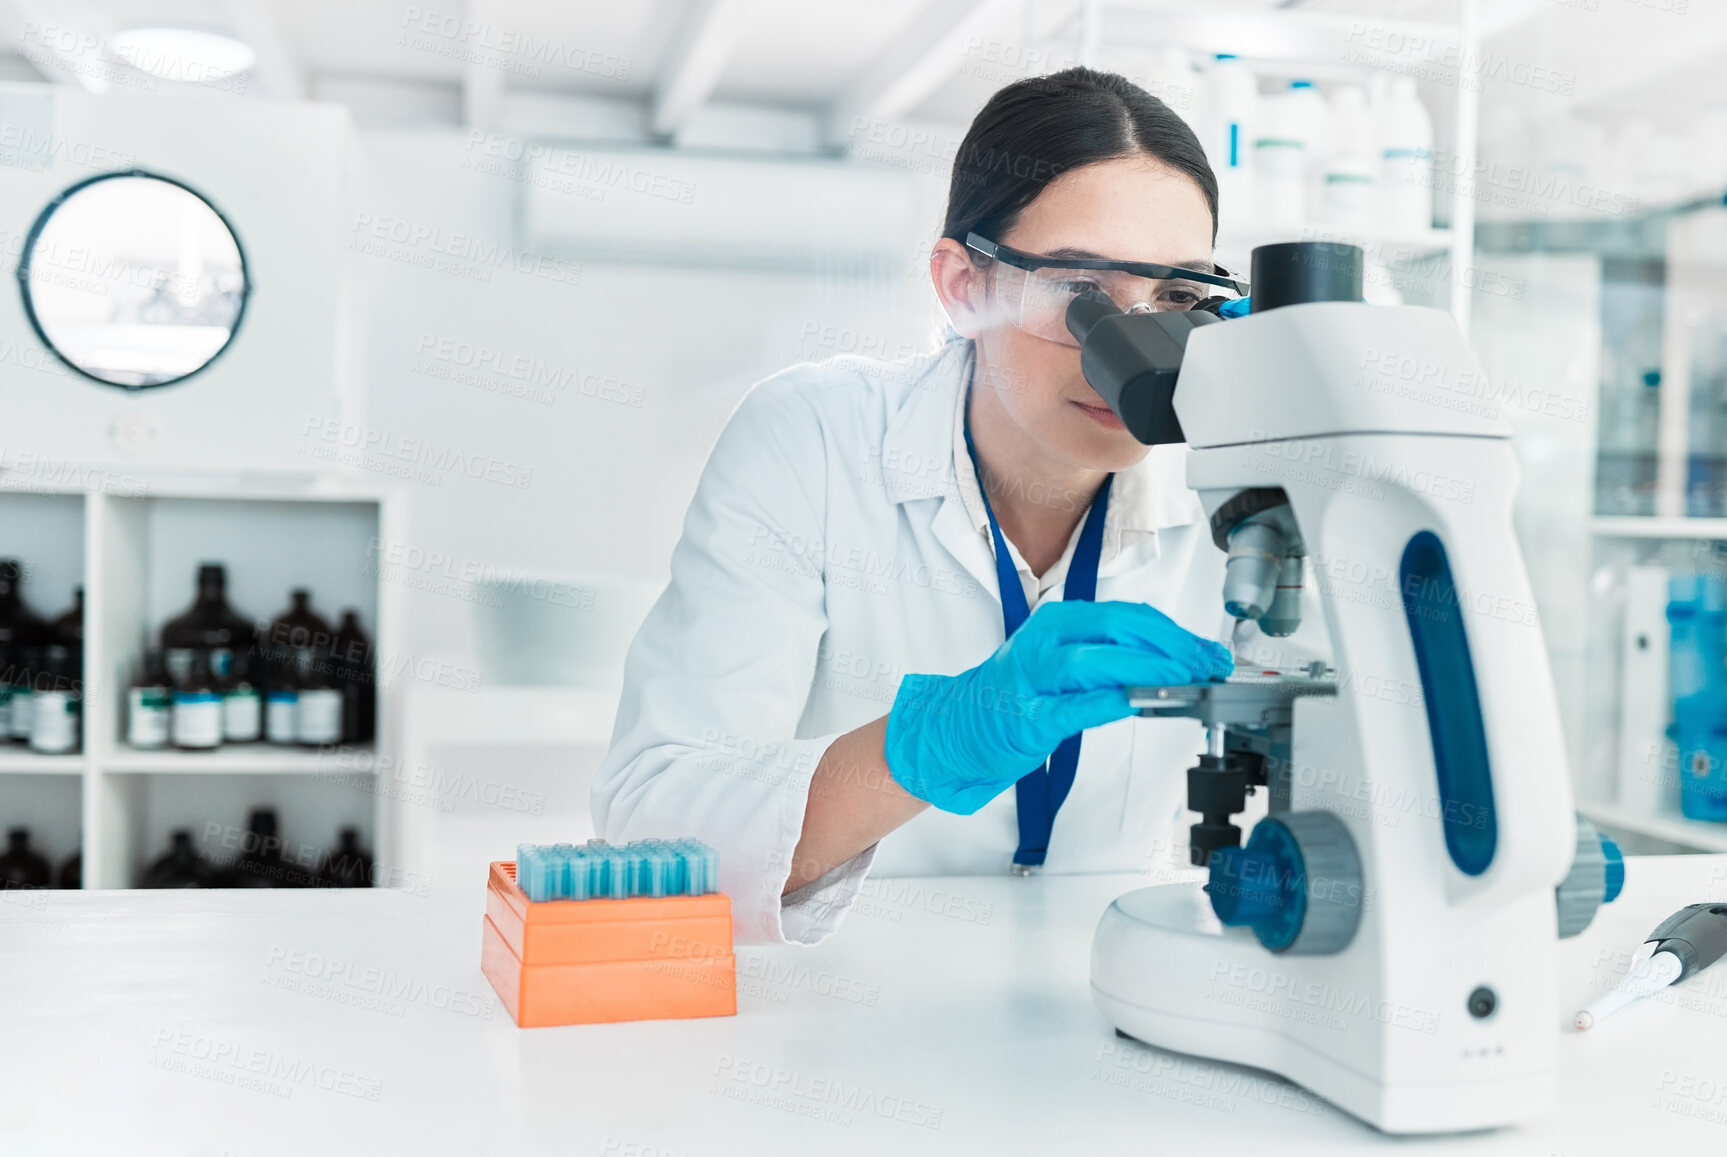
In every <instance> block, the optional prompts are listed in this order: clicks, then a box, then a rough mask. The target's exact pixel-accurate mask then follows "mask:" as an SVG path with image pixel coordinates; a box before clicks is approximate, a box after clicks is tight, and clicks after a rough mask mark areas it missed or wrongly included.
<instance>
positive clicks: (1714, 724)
mask: <svg viewBox="0 0 1727 1157" xmlns="http://www.w3.org/2000/svg"><path fill="white" fill-rule="evenodd" d="M1667 595H1668V599H1669V602H1668V604H1667V622H1668V624H1669V625H1670V627H1671V629H1672V635H1673V640H1672V646H1671V648H1670V650H1669V652H1668V653H1669V660H1668V662H1669V673H1670V679H1671V685H1672V693H1673V738H1674V740H1675V742H1676V743H1677V744H1678V747H1679V810H1680V811H1681V812H1682V813H1683V814H1684V815H1685V816H1687V817H1688V818H1690V819H1695V820H1714V821H1716V822H1727V580H1723V579H1721V578H1718V577H1715V576H1712V575H1675V576H1674V577H1673V578H1672V579H1670V580H1668V584H1667Z"/></svg>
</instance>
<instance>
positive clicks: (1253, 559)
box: [1223, 522, 1284, 619]
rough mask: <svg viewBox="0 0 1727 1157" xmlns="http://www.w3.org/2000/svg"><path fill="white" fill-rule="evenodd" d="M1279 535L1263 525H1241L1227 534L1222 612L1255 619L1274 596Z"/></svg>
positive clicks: (1280, 550) (1280, 546)
mask: <svg viewBox="0 0 1727 1157" xmlns="http://www.w3.org/2000/svg"><path fill="white" fill-rule="evenodd" d="M1283 552H1284V542H1283V535H1282V534H1281V533H1280V532H1279V531H1278V530H1277V528H1276V527H1274V526H1268V525H1266V524H1265V523H1263V522H1244V523H1242V524H1241V525H1240V526H1237V527H1236V528H1235V529H1234V530H1232V531H1230V534H1229V561H1228V562H1227V563H1225V564H1224V570H1223V609H1224V610H1226V611H1228V612H1229V613H1230V614H1232V615H1234V616H1235V617H1236V618H1238V619H1257V618H1259V617H1260V616H1261V615H1263V614H1265V612H1266V609H1267V608H1269V607H1270V606H1271V603H1272V600H1273V599H1274V598H1275V597H1276V596H1277V576H1278V575H1279V574H1281V573H1282V571H1283Z"/></svg>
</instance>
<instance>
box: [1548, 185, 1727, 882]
mask: <svg viewBox="0 0 1727 1157" xmlns="http://www.w3.org/2000/svg"><path fill="white" fill-rule="evenodd" d="M1648 220H1649V225H1648V227H1647V228H1643V229H1638V230H1634V231H1630V233H1631V235H1632V236H1635V237H1638V238H1641V239H1642V241H1643V243H1644V244H1645V245H1647V246H1648V252H1647V253H1646V254H1644V255H1643V256H1644V257H1645V259H1646V260H1649V261H1654V262H1658V264H1659V267H1660V268H1662V269H1663V270H1664V275H1665V280H1664V283H1663V284H1662V286H1661V289H1662V291H1663V292H1664V295H1665V301H1664V305H1663V308H1662V310H1661V319H1662V321H1661V331H1660V335H1659V337H1660V341H1659V351H1660V352H1659V359H1660V360H1659V362H1658V363H1656V366H1649V367H1648V368H1657V367H1658V369H1659V375H1660V376H1659V383H1658V390H1659V392H1658V394H1657V398H1656V406H1657V422H1656V429H1655V434H1654V445H1653V446H1652V447H1650V449H1651V450H1652V451H1653V456H1654V460H1655V479H1654V481H1655V486H1654V495H1653V502H1652V503H1651V504H1650V505H1651V506H1652V510H1651V512H1650V513H1647V514H1631V515H1598V516H1596V517H1594V518H1592V519H1591V520H1590V524H1589V530H1590V534H1591V537H1592V542H1593V551H1592V553H1593V559H1592V560H1591V567H1590V573H1589V574H1588V575H1587V576H1586V577H1587V579H1588V581H1589V582H1590V583H1591V589H1592V590H1593V591H1594V598H1595V604H1594V605H1595V608H1596V613H1597V617H1600V618H1603V619H1605V620H1609V621H1616V622H1619V623H1621V624H1622V626H1621V629H1619V630H1618V631H1617V632H1608V631H1602V632H1600V633H1598V634H1597V637H1596V639H1595V640H1594V643H1593V646H1594V649H1595V659H1594V661H1593V662H1592V663H1591V668H1592V670H1593V672H1594V674H1593V675H1592V681H1594V682H1596V683H1598V684H1599V685H1600V690H1599V691H1598V692H1597V693H1596V694H1594V695H1593V696H1592V702H1593V703H1594V704H1595V705H1596V706H1598V707H1600V708H1603V709H1606V710H1607V711H1610V712H1611V713H1612V714H1611V716H1610V717H1609V719H1608V721H1606V722H1602V723H1600V724H1599V725H1598V728H1597V730H1598V732H1599V733H1600V734H1601V735H1603V736H1604V737H1605V738H1606V740H1607V742H1604V743H1603V745H1602V746H1603V749H1604V750H1605V749H1606V748H1607V747H1608V746H1611V747H1612V749H1613V759H1612V761H1611V763H1612V766H1611V767H1610V768H1608V769H1604V770H1606V771H1607V772H1608V774H1602V775H1597V776H1596V777H1595V782H1594V784H1593V785H1592V786H1593V791H1592V792H1589V793H1585V799H1584V801H1583V802H1582V803H1580V805H1579V806H1580V807H1582V808H1583V810H1584V811H1585V812H1586V813H1587V814H1589V815H1590V816H1592V817H1593V818H1595V819H1597V820H1598V821H1599V822H1601V823H1603V824H1606V825H1608V826H1609V827H1614V828H1619V829H1622V830H1624V831H1628V832H1634V833H1637V834H1640V835H1645V836H1649V837H1652V838H1655V839H1660V840H1664V841H1667V842H1669V843H1672V844H1675V845H1678V846H1680V847H1683V848H1687V849H1692V850H1695V851H1704V852H1721V851H1727V824H1721V823H1711V822H1708V821H1702V820H1693V819H1688V818H1686V817H1685V816H1684V815H1682V814H1681V813H1680V811H1679V804H1678V790H1677V786H1676V781H1677V774H1678V773H1677V772H1676V771H1675V772H1674V774H1673V776H1672V777H1667V776H1665V775H1662V776H1661V777H1659V778H1658V779H1654V780H1652V779H1650V778H1649V771H1648V768H1649V766H1650V764H1649V763H1648V754H1649V753H1650V752H1653V751H1660V752H1664V753H1666V755H1667V756H1668V757H1669V758H1673V757H1674V751H1673V744H1672V741H1671V740H1670V739H1668V738H1667V737H1666V735H1665V728H1666V726H1667V725H1668V724H1669V723H1670V722H1671V719H1672V715H1671V708H1672V704H1671V696H1670V694H1669V692H1668V690H1667V673H1668V672H1667V664H1668V660H1667V657H1666V648H1667V637H1668V635H1667V632H1668V626H1667V623H1666V621H1665V617H1664V614H1663V612H1664V608H1665V601H1666V589H1665V583H1666V576H1667V575H1668V574H1680V573H1686V572H1715V573H1720V571H1721V568H1722V567H1723V565H1727V548H1722V547H1721V546H1719V545H1718V544H1720V543H1723V542H1727V518H1724V517H1694V516H1690V515H1688V514H1687V509H1688V507H1689V506H1690V496H1689V495H1688V492H1687V491H1688V486H1689V482H1690V477H1691V474H1692V466H1693V463H1692V458H1693V454H1694V453H1695V452H1696V450H1695V448H1694V447H1693V444H1692V443H1693V439H1692V434H1691V422H1692V421H1693V419H1694V417H1695V414H1694V405H1693V399H1692V389H1693V381H1692V379H1693V375H1694V372H1695V369H1694V362H1695V360H1696V352H1697V351H1696V350H1695V349H1694V348H1693V347H1694V340H1695V337H1696V333H1697V328H1698V324H1699V322H1700V321H1701V320H1703V319H1705V318H1708V317H1710V316H1722V315H1727V278H1724V277H1723V275H1722V273H1721V266H1722V261H1723V259H1724V258H1727V213H1724V212H1723V211H1722V210H1721V209H1720V208H1719V207H1718V203H1717V204H1716V205H1715V206H1714V207H1711V206H1708V205H1705V204H1703V203H1699V204H1698V205H1696V206H1695V207H1694V208H1693V210H1692V211H1689V212H1677V211H1674V210H1673V209H1671V208H1659V209H1654V210H1651V212H1650V213H1649V214H1648ZM1638 364H1639V365H1645V366H1647V365H1648V363H1638ZM1651 647H1653V650H1651V649H1650V648H1651ZM1662 766H1665V764H1663V765H1662ZM1603 795H1606V796H1609V797H1611V798H1608V799H1602V798H1599V797H1601V796H1603Z"/></svg>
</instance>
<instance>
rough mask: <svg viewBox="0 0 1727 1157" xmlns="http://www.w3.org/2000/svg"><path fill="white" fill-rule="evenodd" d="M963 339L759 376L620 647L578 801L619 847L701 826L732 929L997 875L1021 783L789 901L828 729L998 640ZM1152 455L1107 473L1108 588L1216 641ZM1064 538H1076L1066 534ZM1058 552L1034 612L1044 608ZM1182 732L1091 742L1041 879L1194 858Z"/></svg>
mask: <svg viewBox="0 0 1727 1157" xmlns="http://www.w3.org/2000/svg"><path fill="white" fill-rule="evenodd" d="M973 356H974V355H973V346H972V343H971V342H969V341H963V340H958V339H955V340H951V341H949V342H948V343H947V344H945V345H944V346H942V347H941V348H940V349H938V350H936V351H935V352H934V353H932V354H929V355H927V356H925V357H921V358H916V359H912V360H910V361H906V362H898V363H893V364H888V363H882V362H875V361H869V360H865V359H842V360H838V361H833V362H828V363H825V364H822V365H799V366H794V367H792V368H791V369H788V370H786V371H785V372H783V373H780V374H778V375H776V376H774V377H772V378H769V379H768V380H766V381H764V382H762V383H761V384H759V385H758V386H756V387H755V388H754V389H753V390H751V391H750V393H749V394H748V395H747V396H746V397H745V398H744V400H743V401H742V402H741V403H740V404H739V406H738V408H737V411H736V412H735V413H734V414H733V415H732V417H731V420H730V421H729V422H728V423H727V425H726V428H725V430H724V431H723V432H722V433H721V435H720V438H719V441H718V443H717V444H716V445H715V447H714V450H713V453H712V455H711V456H710V457H709V459H708V463H707V467H706V469H705V470H704V471H703V472H702V477H701V482H700V483H699V485H698V486H697V488H696V494H695V497H694V499H693V500H692V501H691V503H690V509H689V513H688V515H687V516H686V518H685V521H684V530H683V537H682V538H681V539H680V540H679V542H678V545H677V548H676V550H675V551H674V552H673V555H672V567H671V584H670V586H669V587H668V588H667V589H666V591H665V593H664V594H663V595H662V596H661V598H660V600H659V601H658V602H657V603H656V604H655V606H654V608H653V610H652V612H651V613H650V614H649V615H648V618H647V621H646V622H645V623H644V624H643V626H642V629H641V632H640V634H638V635H637V637H636V639H635V642H634V644H633V645H632V646H631V648H630V652H629V658H628V661H627V663H626V665H625V673H624V693H623V701H622V704H621V706H620V708H619V711H618V718H617V722H616V726H615V728H614V731H613V734H612V744H611V749H610V751H609V752H608V753H607V755H606V757H605V759H604V761H603V762H602V763H601V765H600V767H599V769H598V771H597V772H596V773H595V777H594V784H593V811H594V818H595V823H596V826H597V827H598V829H599V831H600V832H601V833H602V834H603V835H604V836H605V838H607V839H608V840H612V841H622V840H634V839H641V838H644V837H648V836H659V837H674V836H695V837H697V838H699V839H702V840H704V841H706V842H707V843H708V844H710V845H712V846H713V847H714V848H716V849H717V850H718V852H719V860H720V887H721V889H722V890H723V891H725V892H727V893H729V894H730V896H731V898H732V904H733V919H734V928H735V933H736V936H737V939H738V940H739V941H741V942H763V941H766V942H786V941H790V942H794V943H805V944H813V943H815V942H816V941H818V940H820V939H822V938H823V937H824V936H826V935H828V934H829V933H831V932H832V931H833V930H834V929H835V928H836V927H837V926H838V924H839V922H840V919H841V917H842V916H843V915H844V913H845V911H846V910H847V908H849V907H850V906H851V904H852V902H853V900H854V899H855V898H856V897H857V895H858V890H859V887H860V885H861V884H862V883H863V881H864V878H865V876H866V875H867V874H870V873H874V874H877V875H899V876H907V875H947V874H978V873H992V874H1000V873H1005V872H1007V871H1008V870H1009V865H1010V864H1011V862H1012V857H1013V852H1014V848H1015V846H1016V843H1017V824H1016V814H1015V801H1014V793H1013V791H1011V790H1009V791H1005V792H1003V793H1002V794H1001V795H1000V796H999V797H997V798H996V799H995V800H994V801H992V802H991V803H989V804H987V805H986V806H985V807H984V808H983V809H982V810H980V811H978V812H977V813H976V814H975V815H970V816H960V815H953V814H950V813H948V812H943V811H938V810H936V809H933V808H932V809H929V810H928V811H925V812H923V813H922V814H920V815H918V816H917V817H916V818H915V819H913V820H912V821H911V822H909V823H907V824H906V825H905V826H903V827H901V828H900V829H899V830H897V831H894V832H892V833H891V834H889V835H888V836H887V837H885V838H884V839H883V840H882V841H881V842H880V843H879V844H877V845H876V846H875V847H873V848H871V849H869V850H868V851H866V852H864V853H863V854H861V855H859V856H858V857H856V858H855V859H853V860H852V861H850V862H849V863H847V864H845V865H843V866H841V867H840V868H838V869H836V870H835V871H833V872H830V873H829V874H828V875H827V876H825V877H823V878H822V879H820V880H818V881H816V882H815V883H814V884H812V885H810V886H808V887H806V888H803V889H801V890H800V891H799V892H797V893H795V894H794V895H792V896H791V897H788V898H786V900H785V901H784V902H783V903H782V900H781V897H780V892H781V889H782V888H783V887H784V886H785V881H786V878H787V876H788V874H789V872H790V866H791V857H792V851H793V848H794V847H795V846H796V844H797V840H798V834H799V832H800V830H801V828H802V825H803V816H804V807H805V803H806V801H807V798H808V794H809V787H810V776H811V774H812V773H813V772H814V771H815V768H816V764H817V763H818V762H819V761H820V760H821V758H822V754H823V752H824V751H826V749H827V746H828V744H829V743H831V742H832V741H833V740H834V739H835V738H836V737H837V736H839V735H841V734H843V733H845V732H847V731H850V730H852V729H854V728H856V727H859V726H861V725H862V724H864V723H867V722H869V721H870V720H872V719H875V718H877V717H879V716H881V715H884V714H886V713H887V711H888V709H889V707H890V706H891V705H892V703H893V698H894V694H895V692H896V690H897V689H898V686H899V681H900V678H901V677H902V676H903V675H905V674H907V673H908V672H925V673H937V674H954V673H957V672H959V671H962V670H965V669H966V668H968V667H972V666H975V665H976V664H977V663H979V662H981V661H982V660H983V659H984V658H986V657H987V656H988V655H989V654H990V653H991V652H992V651H994V650H995V649H996V648H997V647H998V646H1000V645H1001V642H1002V638H1003V628H1002V612H1001V600H1000V597H999V594H998V586H997V579H996V572H995V564H994V556H993V551H992V547H991V541H990V535H989V530H988V524H987V522H986V521H985V520H984V514H983V505H982V502H981V497H980V495H979V493H978V489H977V481H976V476H975V473H974V471H973V470H972V467H971V463H970V459H969V457H968V456H967V454H966V452H965V447H964V442H963V440H962V439H961V437H960V435H959V428H958V425H957V423H958V422H959V420H960V415H961V413H962V411H961V404H962V397H963V393H964V390H965V389H966V387H967V386H968V385H969V383H970V380H971V370H972V363H973ZM1186 454H1187V450H1186V448H1185V447H1179V446H1166V447H1159V448H1156V449H1154V450H1153V451H1152V452H1151V454H1150V455H1149V456H1148V457H1147V458H1146V459H1145V460H1144V461H1143V462H1141V463H1140V464H1139V465H1138V466H1136V467H1134V468H1133V469H1132V470H1128V471H1124V472H1122V473H1121V474H1119V475H1118V476H1117V477H1116V480H1115V484H1114V486H1113V487H1112V494H1111V499H1110V504H1109V511H1108V518H1107V519H1106V521H1105V528H1104V544H1103V552H1102V559H1101V564H1100V567H1099V576H1098V584H1097V597H1098V598H1099V599H1132V600H1139V601H1142V602H1147V603H1150V604H1151V605H1153V606H1155V607H1157V608H1158V609H1160V610H1162V611H1163V612H1164V613H1166V614H1168V615H1169V616H1170V617H1171V618H1173V619H1174V620H1175V621H1176V622H1178V623H1180V624H1181V625H1182V626H1184V627H1186V628H1188V629H1189V630H1192V631H1196V632H1198V633H1201V634H1204V635H1206V636H1208V637H1213V638H1215V637H1217V631H1218V628H1219V624H1220V621H1221V614H1222V612H1221V610H1220V606H1221V601H1220V590H1221V584H1222V574H1223V555H1222V553H1221V552H1220V551H1218V550H1217V549H1216V548H1215V547H1214V546H1213V545H1212V544H1211V541H1210V536H1209V534H1208V532H1207V529H1206V525H1205V522H1204V517H1203V511H1202V510H1201V508H1200V506H1199V502H1198V500H1197V498H1196V496H1195V495H1194V494H1193V492H1192V491H1190V490H1188V489H1187V487H1186V485H1185V482H1184V475H1183V471H1184V465H1185V457H1186ZM1077 536H1078V532H1077V529H1076V531H1075V538H1077ZM1072 551H1073V542H1072V541H1070V542H1069V544H1068V551H1067V554H1066V555H1064V556H1063V559H1062V561H1061V562H1059V563H1057V564H1056V566H1055V567H1054V568H1053V569H1052V570H1051V571H1050V572H1049V573H1048V574H1047V575H1046V576H1044V578H1045V582H1044V583H1043V584H1041V588H1042V589H1040V584H1039V583H1038V582H1037V581H1036V580H1035V579H1034V578H1033V577H1032V576H1031V573H1030V571H1029V569H1028V568H1026V566H1025V564H1024V562H1023V560H1021V559H1019V558H1018V552H1017V550H1015V551H1013V554H1014V555H1015V562H1016V563H1017V564H1018V566H1019V569H1020V578H1021V581H1022V584H1024V585H1025V586H1026V588H1027V593H1028V600H1029V601H1030V602H1031V603H1032V604H1033V605H1034V606H1035V605H1037V603H1039V602H1041V601H1046V600H1050V599H1055V600H1059V599H1060V598H1061V596H1062V585H1061V583H1060V581H1058V580H1059V579H1060V577H1061V576H1063V575H1065V573H1066V565H1067V561H1068V558H1069V557H1071V555H1072ZM1202 744H1203V736H1202V733H1201V731H1200V728H1199V725H1198V724H1197V723H1196V722H1193V721H1190V720H1152V719H1138V718H1135V719H1128V720H1123V721H1121V722H1119V723H1114V724H1110V725H1109V726H1106V727H1100V728H1095V729H1093V730H1091V731H1088V732H1087V733H1086V735H1085V740H1084V743H1083V746H1082V748H1081V755H1080V762H1079V768H1078V772H1077V774H1076V776H1075V779H1074V785H1073V790H1072V792H1071V794H1070V795H1069V796H1068V798H1067V801H1066V803H1065V804H1064V805H1063V806H1062V808H1061V810H1060V811H1059V812H1058V813H1057V816H1056V820H1055V826H1054V830H1053V832H1052V834H1051V837H1050V843H1049V852H1048V858H1047V861H1046V863H1045V865H1044V871H1046V872H1102V871H1136V870H1145V869H1148V868H1151V867H1153V866H1155V865H1160V864H1168V863H1185V861H1186V851H1185V848H1186V836H1187V824H1188V823H1190V822H1191V821H1192V820H1193V819H1195V818H1196V817H1194V816H1192V815H1191V814H1188V813H1186V812H1185V806H1184V801H1185V795H1186V774H1185V769H1186V768H1187V767H1188V766H1190V765H1191V764H1192V763H1193V761H1194V756H1195V755H1196V754H1197V753H1198V752H1199V751H1200V750H1201V749H1202Z"/></svg>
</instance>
